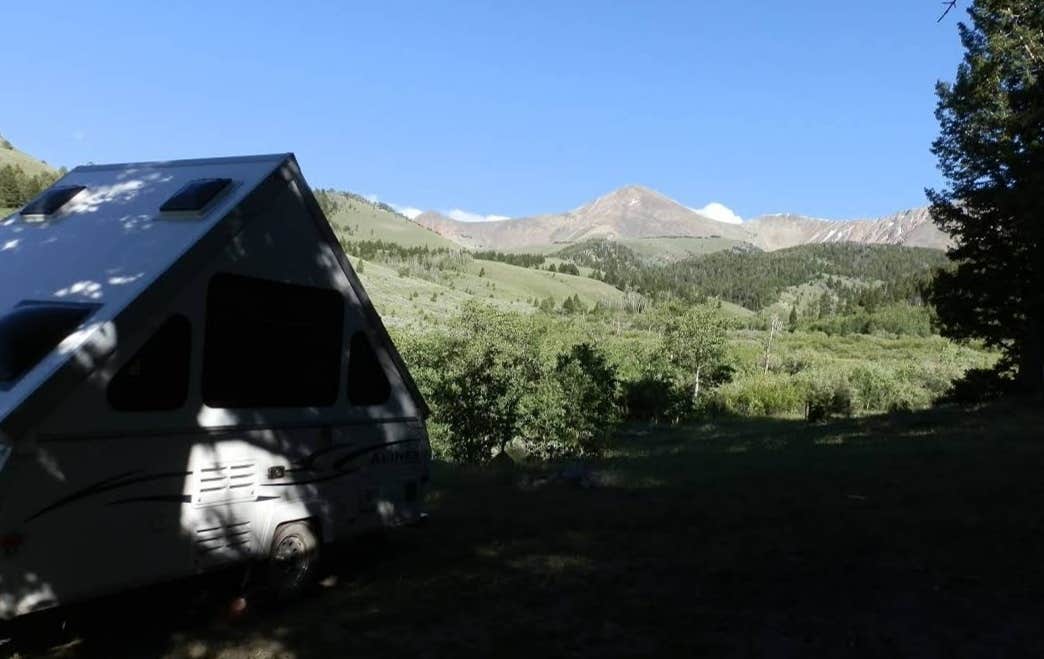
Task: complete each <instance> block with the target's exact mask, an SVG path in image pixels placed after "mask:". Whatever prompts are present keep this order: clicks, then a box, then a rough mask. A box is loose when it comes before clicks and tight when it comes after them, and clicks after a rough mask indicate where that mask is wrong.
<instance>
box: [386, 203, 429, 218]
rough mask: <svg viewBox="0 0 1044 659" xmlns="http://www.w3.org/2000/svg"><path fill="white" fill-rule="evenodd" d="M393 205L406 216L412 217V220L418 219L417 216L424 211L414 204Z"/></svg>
mask: <svg viewBox="0 0 1044 659" xmlns="http://www.w3.org/2000/svg"><path fill="white" fill-rule="evenodd" d="M391 207H392V208H394V209H395V210H397V211H399V212H400V213H402V214H403V215H405V216H406V217H408V218H410V219H411V220H415V219H417V216H418V215H420V214H421V213H423V212H424V211H422V210H421V209H419V208H414V207H413V206H400V205H398V204H392V205H391Z"/></svg>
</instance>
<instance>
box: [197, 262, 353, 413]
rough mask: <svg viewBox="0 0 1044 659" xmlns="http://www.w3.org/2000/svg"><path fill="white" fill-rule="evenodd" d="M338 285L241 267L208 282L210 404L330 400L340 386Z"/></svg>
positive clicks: (206, 395)
mask: <svg viewBox="0 0 1044 659" xmlns="http://www.w3.org/2000/svg"><path fill="white" fill-rule="evenodd" d="M343 323H344V297H343V296H342V295H341V293H340V292H338V291H335V290H331V289H324V288H314V287H311V286H300V285H297V284H284V283H280V282H275V281H268V280H264V279H255V278H252V277H243V276H239V275H230V274H219V275H215V276H214V277H213V278H212V279H211V281H210V286H209V287H208V290H207V319H206V329H205V334H206V336H205V339H204V345H203V380H202V385H203V386H202V389H203V401H204V402H205V403H206V404H207V405H209V406H211V407H222V408H227V407H237V408H242V407H313V406H315V407H324V406H329V405H333V404H334V403H335V402H336V401H337V394H338V391H339V390H340V386H339V385H340V383H339V380H340V372H341V343H342V328H343Z"/></svg>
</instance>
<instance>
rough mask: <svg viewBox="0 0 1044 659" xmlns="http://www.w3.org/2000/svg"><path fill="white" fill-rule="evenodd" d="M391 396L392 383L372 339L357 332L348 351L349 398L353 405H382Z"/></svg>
mask: <svg viewBox="0 0 1044 659" xmlns="http://www.w3.org/2000/svg"><path fill="white" fill-rule="evenodd" d="M389 396H391V384H390V383H389V382H388V376H387V375H385V374H384V369H383V368H381V363H380V361H379V360H378V359H377V353H376V352H374V350H373V346H372V345H371V344H370V339H369V338H367V337H366V334H364V333H362V332H356V333H355V334H353V335H352V344H351V347H350V348H349V352H348V400H349V401H350V402H351V403H352V405H382V404H383V403H385V402H386V401H387V400H388V397H389Z"/></svg>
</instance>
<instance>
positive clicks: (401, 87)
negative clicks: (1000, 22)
mask: <svg viewBox="0 0 1044 659" xmlns="http://www.w3.org/2000/svg"><path fill="white" fill-rule="evenodd" d="M939 11H940V5H939V2H937V1H936V0H874V1H872V2H858V1H855V0H853V1H838V0H795V1H792V2H781V1H780V0H746V1H742V2H717V1H714V2H711V1H707V0H705V1H703V2H619V3H616V2H604V1H598V2H537V1H530V2H507V1H498V2H485V3H478V2H454V3H448V2H447V3H437V2H430V3H427V2H418V3H393V2H380V3H372V4H365V5H364V4H355V3H348V2H293V3H288V2H281V3H275V2H271V3H264V2H256V1H255V2H249V3H247V2H243V3H235V2H215V1H210V2H200V3H189V2H170V3H166V2H155V3H152V2H150V3H131V2H125V3H115V2H113V3H102V2H98V3H84V2H75V3H73V2H62V1H50V2H23V3H15V2H9V3H5V5H4V8H3V11H2V14H3V25H4V33H5V34H4V38H3V46H2V49H0V53H2V54H3V61H4V63H5V66H4V75H3V93H2V95H0V98H2V102H0V133H3V134H4V135H5V136H6V137H8V138H9V139H11V141H12V142H14V143H15V144H16V146H18V147H20V148H22V149H24V150H26V151H29V152H31V153H32V154H34V155H37V156H38V157H42V158H44V159H46V160H47V161H48V162H51V163H53V164H57V165H67V166H74V165H76V164H80V163H83V162H87V161H94V162H110V161H123V160H143V159H150V160H151V159H164V158H182V157H199V156H212V155H214V156H216V155H232V154H242V153H256V152H272V151H294V152H296V153H297V156H298V159H299V160H300V162H301V165H302V168H303V170H304V173H305V176H306V177H307V178H308V179H309V182H310V183H312V185H313V186H321V187H337V188H344V189H350V190H353V191H356V192H359V193H363V194H371V195H374V194H375V195H378V196H379V197H380V199H381V200H382V201H387V202H390V203H396V204H401V205H410V206H418V207H422V208H433V209H442V210H445V209H452V208H464V209H467V210H470V211H474V212H478V213H483V214H492V213H496V214H504V215H512V216H520V215H528V214H535V213H541V212H552V211H559V210H565V209H569V208H573V207H575V206H577V205H579V204H580V203H582V202H584V201H587V200H589V199H591V198H593V197H596V196H598V195H600V194H603V193H605V192H607V191H609V190H610V189H613V188H615V187H618V186H621V185H624V184H628V183H641V184H645V185H648V186H650V187H653V188H656V189H658V190H660V191H662V192H664V193H666V194H667V195H669V196H671V197H673V198H675V199H677V200H679V201H681V202H683V203H685V204H686V205H689V206H702V205H703V204H706V203H708V202H710V201H720V202H722V203H724V204H726V205H728V206H730V207H731V208H733V209H734V210H735V211H736V212H737V213H739V214H740V215H742V216H744V217H753V216H755V215H757V214H761V213H768V212H775V211H792V212H800V213H806V214H810V215H816V216H821V217H835V218H842V217H860V216H872V215H879V214H884V213H888V212H891V211H894V210H898V209H901V208H906V207H912V206H918V205H922V204H923V203H924V195H923V188H924V187H925V186H926V185H935V184H937V183H939V178H938V174H937V172H936V169H935V164H934V160H933V158H932V156H931V154H930V153H929V151H928V149H929V145H930V142H931V140H932V139H933V137H934V135H935V133H936V128H937V126H936V123H935V120H934V117H933V114H932V113H933V110H934V92H933V87H934V83H935V81H936V80H938V79H940V78H944V79H952V77H953V74H954V72H955V70H956V66H957V63H958V60H959V58H960V55H961V51H960V48H959V43H958V40H957V37H956V20H957V19H958V18H959V17H961V16H963V14H961V16H958V15H954V16H951V17H950V18H948V19H947V20H946V21H944V22H943V23H942V24H936V22H935V20H936V18H937V17H938V14H939Z"/></svg>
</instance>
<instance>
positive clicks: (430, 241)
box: [327, 195, 462, 251]
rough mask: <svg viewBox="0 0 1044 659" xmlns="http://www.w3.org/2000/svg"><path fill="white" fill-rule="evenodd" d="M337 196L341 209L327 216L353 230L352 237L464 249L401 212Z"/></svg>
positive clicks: (338, 225) (419, 245)
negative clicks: (412, 220) (403, 215)
mask: <svg viewBox="0 0 1044 659" xmlns="http://www.w3.org/2000/svg"><path fill="white" fill-rule="evenodd" d="M336 198H337V199H338V200H339V205H338V208H337V212H336V213H334V215H333V217H330V218H327V219H329V220H330V223H331V224H332V225H333V226H334V227H335V228H337V227H340V228H347V229H349V230H350V232H351V236H350V237H349V239H350V240H384V241H387V242H392V243H397V244H399V245H402V246H403V247H430V248H432V249H438V248H444V249H450V250H454V251H456V250H459V249H462V248H461V246H460V245H458V244H456V243H455V242H453V241H451V240H447V239H446V238H443V237H442V236H440V235H439V234H437V233H435V232H434V231H431V230H429V229H425V228H424V227H422V226H421V225H419V224H416V223H415V222H411V221H409V220H408V219H406V218H405V217H402V216H401V215H395V214H394V213H389V212H388V211H386V210H384V209H382V208H379V207H378V206H376V205H375V204H370V203H367V202H364V201H359V200H357V199H351V198H349V197H344V196H341V195H336Z"/></svg>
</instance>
